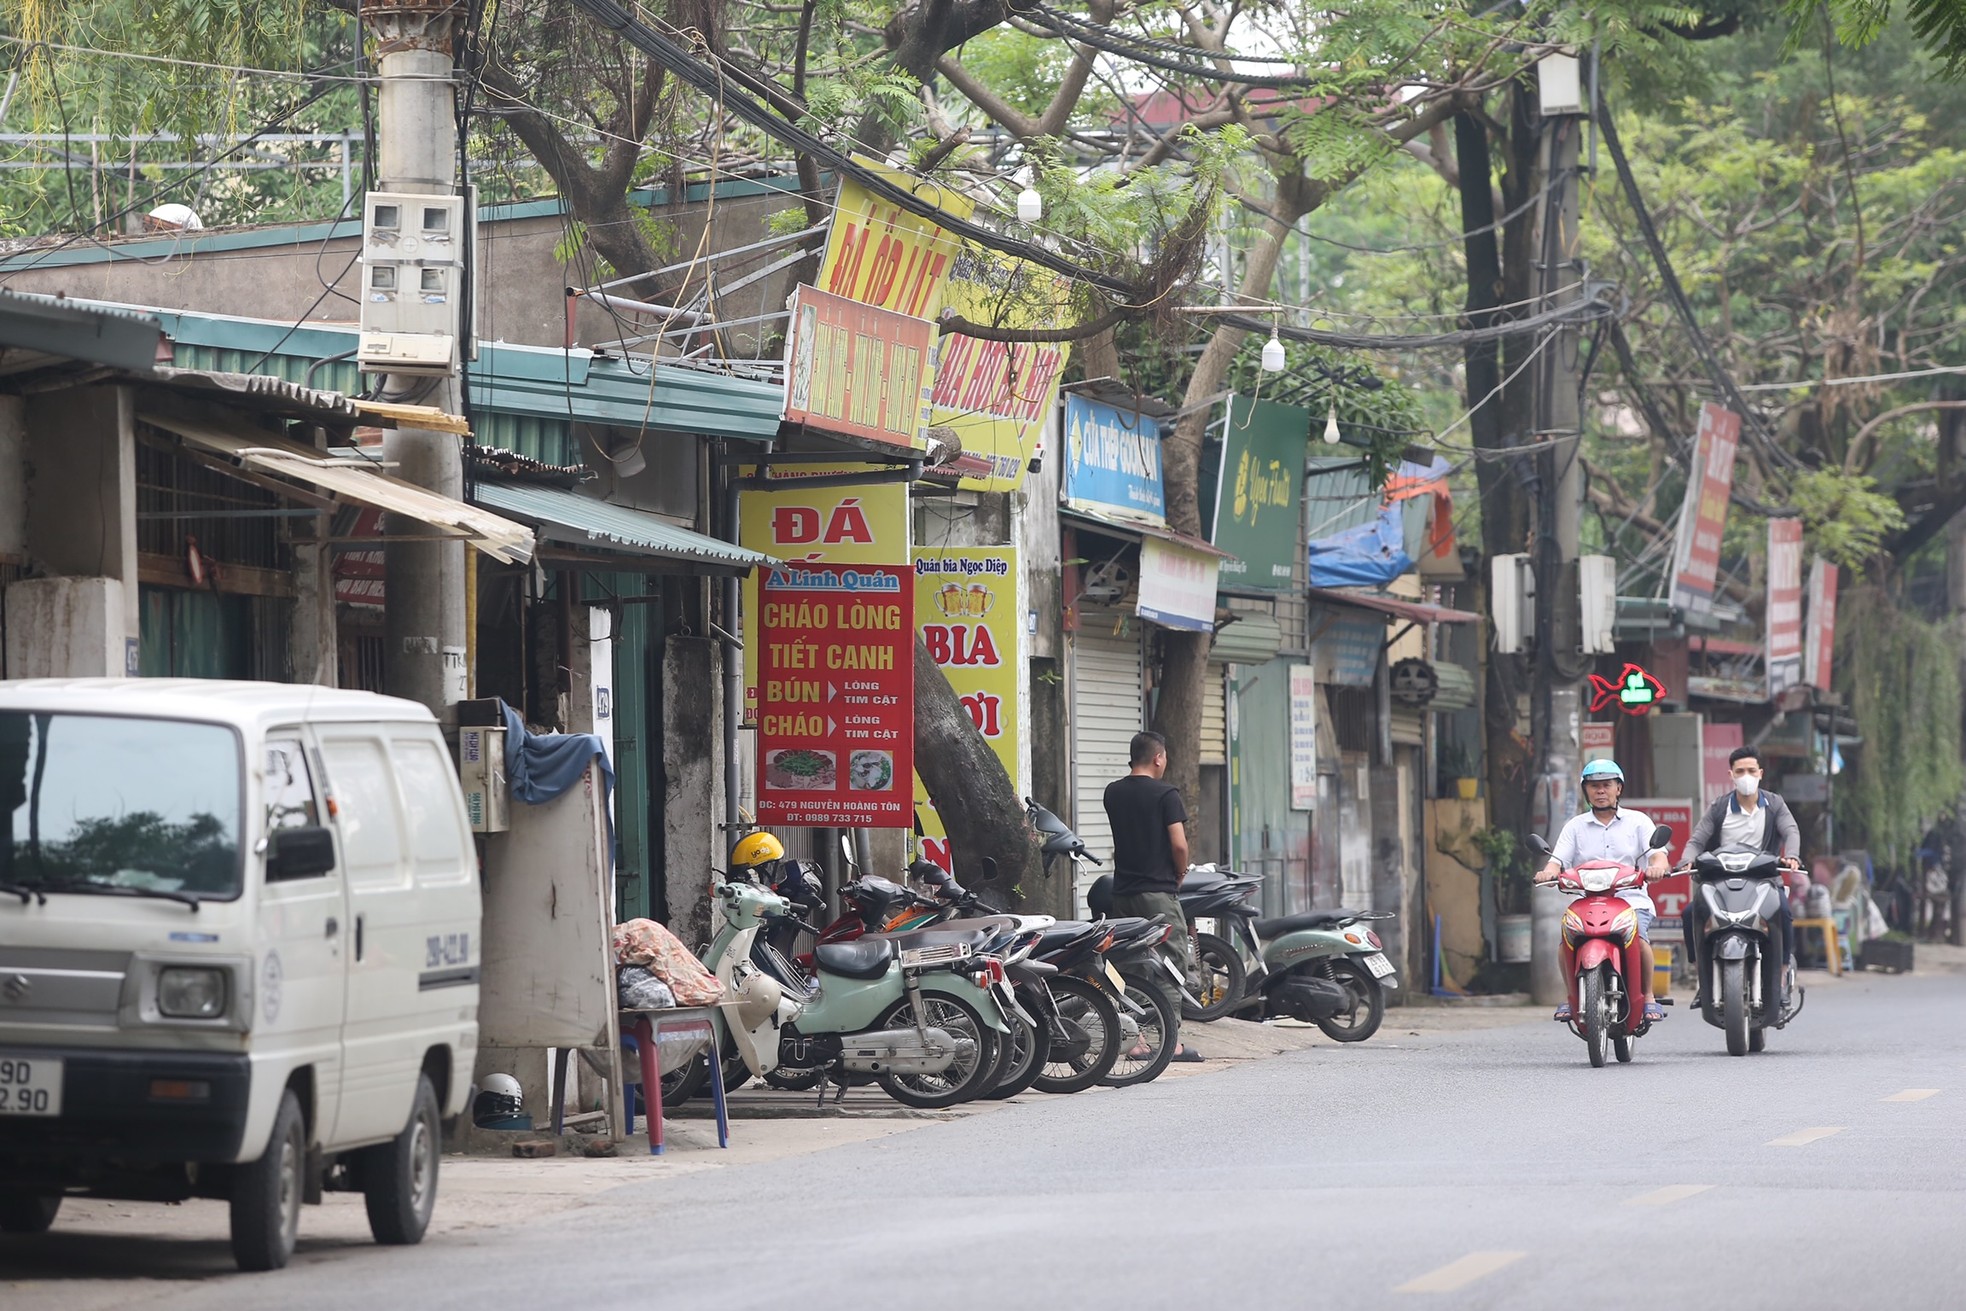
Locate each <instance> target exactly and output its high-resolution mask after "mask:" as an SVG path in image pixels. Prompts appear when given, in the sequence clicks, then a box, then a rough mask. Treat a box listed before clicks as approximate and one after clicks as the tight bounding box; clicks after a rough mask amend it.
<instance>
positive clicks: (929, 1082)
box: [875, 992, 1014, 1111]
mask: <svg viewBox="0 0 1966 1311" xmlns="http://www.w3.org/2000/svg"><path fill="white" fill-rule="evenodd" d="M922 1011H923V1013H924V1016H925V1017H926V1019H927V1021H928V1024H929V1027H931V1028H936V1029H941V1030H943V1031H945V1032H946V1033H948V1035H949V1036H950V1037H952V1038H954V1039H955V1040H956V1058H955V1060H953V1061H951V1062H950V1063H949V1067H948V1068H947V1069H945V1070H943V1071H942V1072H941V1073H939V1074H883V1075H881V1076H880V1083H881V1087H882V1088H884V1089H885V1090H886V1091H887V1095H888V1096H890V1097H892V1098H893V1099H894V1100H895V1101H897V1102H900V1103H901V1104H902V1105H903V1106H913V1107H916V1108H918V1109H920V1110H925V1111H935V1110H940V1109H942V1108H943V1107H945V1106H954V1105H956V1104H957V1103H958V1102H966V1101H970V1100H972V1099H974V1098H977V1097H981V1096H982V1095H983V1094H984V1093H985V1092H987V1091H988V1090H989V1088H990V1085H991V1083H992V1082H993V1081H994V1080H995V1078H996V1075H997V1057H998V1046H999V1044H998V1036H999V1035H998V1033H997V1031H996V1030H995V1029H993V1028H991V1027H990V1026H989V1024H988V1023H986V1022H985V1021H984V1019H983V1016H982V1013H981V1012H979V1011H978V1010H977V1009H976V1008H975V1007H974V1006H971V1005H970V1004H969V1003H968V1002H966V1001H963V1000H962V999H960V998H958V997H952V996H950V995H949V994H948V993H946V992H924V993H923V994H922ZM1013 1018H1014V1017H1013ZM914 1026H915V1008H914V1004H913V1003H912V1002H910V1001H909V1000H908V999H907V998H906V997H903V998H902V999H901V1000H900V1001H898V1002H896V1003H894V1005H892V1006H890V1007H888V1008H887V1013H886V1014H885V1015H883V1016H881V1018H880V1019H879V1020H878V1021H877V1022H876V1025H875V1027H877V1028H882V1029H912V1028H913V1027H914Z"/></svg>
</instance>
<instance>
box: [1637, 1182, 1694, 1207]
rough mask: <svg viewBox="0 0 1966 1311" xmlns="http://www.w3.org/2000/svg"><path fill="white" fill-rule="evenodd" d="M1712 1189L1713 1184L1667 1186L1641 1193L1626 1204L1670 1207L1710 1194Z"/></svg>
mask: <svg viewBox="0 0 1966 1311" xmlns="http://www.w3.org/2000/svg"><path fill="white" fill-rule="evenodd" d="M1712 1189H1713V1185H1712V1184H1667V1185H1666V1186H1665V1187H1664V1188H1655V1189H1653V1190H1652V1191H1651V1192H1649V1193H1640V1194H1639V1195H1638V1196H1637V1197H1634V1198H1632V1199H1631V1200H1630V1201H1628V1202H1626V1203H1625V1205H1626V1206H1670V1205H1672V1204H1673V1203H1674V1202H1683V1201H1685V1200H1686V1199H1687V1198H1689V1197H1698V1196H1699V1195H1700V1194H1701V1193H1704V1192H1710V1191H1712Z"/></svg>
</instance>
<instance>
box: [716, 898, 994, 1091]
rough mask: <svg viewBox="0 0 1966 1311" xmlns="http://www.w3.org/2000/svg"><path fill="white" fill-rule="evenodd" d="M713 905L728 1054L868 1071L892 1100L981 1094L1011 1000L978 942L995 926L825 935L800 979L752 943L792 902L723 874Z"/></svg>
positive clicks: (844, 1075) (750, 1060) (840, 1076)
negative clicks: (845, 938)
mask: <svg viewBox="0 0 1966 1311" xmlns="http://www.w3.org/2000/svg"><path fill="white" fill-rule="evenodd" d="M715 905H716V908H717V918H718V919H719V920H720V922H721V923H720V926H719V928H718V930H717V934H716V936H715V937H714V938H713V939H712V941H711V944H710V949H709V951H708V953H707V954H706V955H705V957H704V962H703V963H704V964H705V965H706V966H707V967H709V969H710V970H711V971H712V972H714V973H715V974H716V975H717V977H718V978H719V979H721V980H723V983H724V987H725V989H726V1001H727V1003H728V1004H727V1005H726V1006H725V1007H723V1008H721V1009H720V1012H719V1014H720V1015H721V1016H722V1017H723V1018H724V1021H725V1024H724V1028H725V1033H723V1034H720V1035H719V1038H720V1043H719V1045H720V1047H721V1049H722V1050H723V1051H724V1053H725V1058H726V1061H728V1060H729V1058H730V1057H731V1056H732V1055H733V1054H734V1055H735V1056H737V1057H738V1058H740V1059H741V1060H742V1062H743V1065H744V1067H745V1069H747V1070H748V1071H749V1072H750V1073H752V1074H756V1075H760V1076H762V1075H765V1074H769V1073H770V1072H771V1071H773V1070H774V1069H776V1068H778V1066H779V1065H780V1064H781V1063H782V1064H784V1065H787V1066H794V1067H799V1068H802V1069H819V1070H823V1071H826V1072H828V1073H829V1074H830V1075H831V1076H832V1077H833V1078H834V1079H835V1080H836V1081H838V1082H841V1083H845V1082H847V1081H849V1080H851V1079H854V1078H855V1077H856V1076H858V1077H859V1078H873V1079H877V1080H878V1081H879V1082H880V1085H881V1087H882V1088H883V1089H885V1090H886V1092H887V1094H888V1095H889V1096H890V1097H892V1098H894V1099H895V1100H896V1101H898V1102H900V1103H902V1104H903V1105H905V1106H915V1107H922V1108H927V1109H933V1108H937V1107H943V1106H953V1105H955V1104H956V1103H958V1102H964V1101H968V1100H970V1099H971V1098H974V1097H979V1096H981V1095H982V1094H983V1093H985V1092H987V1091H989V1089H990V1087H991V1086H992V1084H993V1082H994V1076H995V1073H996V1068H997V1061H998V1054H999V1043H1000V1042H1001V1041H1002V1039H1003V1037H1004V1035H1006V1034H1008V1033H1009V1028H1008V1026H1007V1025H1006V1024H1005V1021H1004V1016H1005V1014H1006V1013H1007V1012H1011V1011H1013V1010H1015V1008H1016V1006H1017V1003H1016V1000H1015V998H1014V997H1012V996H1011V992H1010V985H1009V983H1008V981H1007V979H1006V976H1005V973H1004V968H1003V963H1002V962H1001V961H1000V960H998V959H997V958H996V957H994V956H991V955H987V954H984V953H982V952H980V951H979V950H978V948H980V947H981V946H982V944H983V943H985V942H987V941H989V940H990V939H992V938H993V937H996V936H997V935H998V934H1000V933H1001V932H1002V929H1003V926H1002V925H1000V924H996V923H995V922H994V921H982V920H979V921H966V922H964V923H962V924H958V925H950V926H945V927H939V928H935V929H929V930H923V931H921V932H918V933H911V934H899V935H891V936H886V937H870V938H862V939H859V940H856V941H853V942H838V943H824V944H821V945H820V946H818V947H816V948H815V949H814V951H813V966H814V971H813V975H812V977H811V978H810V979H808V978H807V977H806V976H804V975H803V974H802V973H800V972H799V970H798V969H797V967H795V966H793V965H792V964H791V963H790V962H789V961H786V960H785V959H784V957H783V956H781V955H779V953H777V952H775V951H773V950H771V948H770V947H768V946H766V945H764V944H762V943H760V942H759V941H758V934H759V930H760V929H761V928H763V927H764V924H765V922H766V921H767V920H768V919H771V918H774V917H793V916H795V913H796V912H795V911H794V909H793V907H792V903H791V902H790V901H788V900H786V899H785V898H784V897H781V896H779V895H777V894H776V893H774V892H769V891H766V890H765V889H763V888H759V887H756V886H753V885H751V884H748V883H741V882H734V881H727V882H720V883H719V884H718V885H717V888H716V898H715ZM808 927H809V926H808ZM1018 1013H1020V1014H1021V1012H1018ZM1025 1018H1026V1020H1027V1021H1028V1018H1029V1017H1025ZM732 1048H735V1052H734V1053H733V1052H732ZM822 1095H823V1084H822Z"/></svg>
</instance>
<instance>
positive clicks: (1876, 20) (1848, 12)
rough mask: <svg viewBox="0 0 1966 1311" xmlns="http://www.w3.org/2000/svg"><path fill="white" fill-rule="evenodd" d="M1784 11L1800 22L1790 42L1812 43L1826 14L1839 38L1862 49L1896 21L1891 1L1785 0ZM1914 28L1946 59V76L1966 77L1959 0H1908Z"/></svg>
mask: <svg viewBox="0 0 1966 1311" xmlns="http://www.w3.org/2000/svg"><path fill="white" fill-rule="evenodd" d="M1782 10H1783V12H1784V13H1785V14H1786V15H1787V16H1788V18H1789V20H1790V22H1792V23H1793V24H1794V25H1795V26H1794V29H1793V32H1792V35H1791V37H1790V40H1791V43H1792V44H1794V45H1796V46H1801V45H1803V44H1805V43H1807V42H1809V40H1810V38H1811V36H1812V31H1811V29H1814V28H1815V27H1817V26H1818V25H1819V24H1820V23H1821V22H1822V19H1823V17H1824V15H1825V13H1827V15H1828V18H1829V20H1830V23H1831V24H1832V26H1833V28H1834V30H1835V32H1836V39H1837V40H1838V41H1840V42H1842V43H1843V44H1844V45H1847V46H1852V47H1856V48H1859V49H1861V48H1862V47H1864V46H1868V45H1870V44H1871V43H1872V42H1874V41H1876V40H1877V39H1878V37H1880V36H1881V35H1883V33H1884V32H1885V30H1886V29H1887V28H1888V27H1889V26H1890V23H1891V12H1892V3H1891V0H1827V3H1825V0H1784V2H1783V5H1782ZM1904 16H1905V19H1906V21H1908V22H1909V23H1910V25H1911V30H1912V31H1913V32H1914V33H1915V34H1916V35H1917V37H1918V39H1919V40H1920V41H1922V42H1924V43H1925V45H1926V46H1927V48H1928V49H1930V50H1931V52H1932V53H1933V54H1934V55H1936V56H1937V57H1938V58H1939V59H1940V60H1942V61H1943V63H1944V68H1945V76H1946V77H1948V78H1951V79H1953V80H1958V79H1960V78H1966V5H1962V4H1961V3H1960V2H1959V0H1905V6H1904Z"/></svg>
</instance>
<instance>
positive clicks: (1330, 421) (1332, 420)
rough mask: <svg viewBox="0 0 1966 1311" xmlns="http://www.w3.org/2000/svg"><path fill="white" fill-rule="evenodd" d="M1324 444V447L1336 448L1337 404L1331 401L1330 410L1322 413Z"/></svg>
mask: <svg viewBox="0 0 1966 1311" xmlns="http://www.w3.org/2000/svg"><path fill="white" fill-rule="evenodd" d="M1324 444H1325V445H1326V446H1336V445H1337V444H1338V403H1337V402H1336V401H1333V402H1332V403H1331V408H1330V409H1328V410H1326V411H1325V412H1324Z"/></svg>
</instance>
